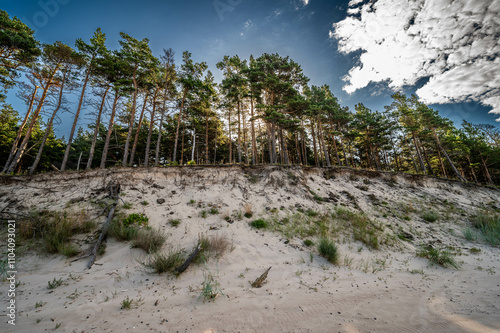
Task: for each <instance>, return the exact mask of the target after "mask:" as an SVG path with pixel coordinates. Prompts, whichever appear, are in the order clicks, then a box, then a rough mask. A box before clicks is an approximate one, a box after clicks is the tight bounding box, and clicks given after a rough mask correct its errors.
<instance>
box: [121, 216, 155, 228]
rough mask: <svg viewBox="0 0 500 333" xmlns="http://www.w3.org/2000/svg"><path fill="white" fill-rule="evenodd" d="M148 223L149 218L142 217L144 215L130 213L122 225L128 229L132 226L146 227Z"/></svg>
mask: <svg viewBox="0 0 500 333" xmlns="http://www.w3.org/2000/svg"><path fill="white" fill-rule="evenodd" d="M148 223H149V218H148V217H147V216H146V215H144V214H137V213H132V214H130V215H129V216H127V217H126V218H125V219H123V225H124V226H125V227H129V226H131V225H132V224H135V225H139V226H141V225H144V226H147V225H148Z"/></svg>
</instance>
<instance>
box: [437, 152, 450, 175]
mask: <svg viewBox="0 0 500 333" xmlns="http://www.w3.org/2000/svg"><path fill="white" fill-rule="evenodd" d="M437 154H438V158H439V164H440V165H441V170H442V171H443V177H444V178H448V175H447V174H446V169H445V167H444V163H443V159H442V158H441V153H440V152H439V149H438V150H437Z"/></svg>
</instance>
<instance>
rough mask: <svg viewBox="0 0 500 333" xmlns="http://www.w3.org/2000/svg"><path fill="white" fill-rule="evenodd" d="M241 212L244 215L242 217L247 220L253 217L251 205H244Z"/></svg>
mask: <svg viewBox="0 0 500 333" xmlns="http://www.w3.org/2000/svg"><path fill="white" fill-rule="evenodd" d="M243 210H244V212H245V214H243V216H245V217H246V218H247V219H249V218H251V217H252V216H253V213H252V205H251V204H249V203H245V206H244V207H243Z"/></svg>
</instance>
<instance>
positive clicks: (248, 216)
mask: <svg viewBox="0 0 500 333" xmlns="http://www.w3.org/2000/svg"><path fill="white" fill-rule="evenodd" d="M243 216H244V217H246V218H247V219H249V218H251V217H252V216H253V214H252V213H249V212H246V213H245V214H243Z"/></svg>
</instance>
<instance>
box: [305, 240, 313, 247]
mask: <svg viewBox="0 0 500 333" xmlns="http://www.w3.org/2000/svg"><path fill="white" fill-rule="evenodd" d="M304 245H305V246H313V245H314V242H313V241H312V240H310V239H306V240H304Z"/></svg>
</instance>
